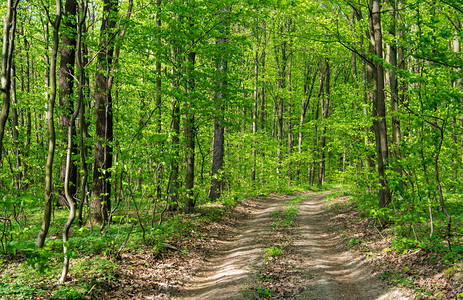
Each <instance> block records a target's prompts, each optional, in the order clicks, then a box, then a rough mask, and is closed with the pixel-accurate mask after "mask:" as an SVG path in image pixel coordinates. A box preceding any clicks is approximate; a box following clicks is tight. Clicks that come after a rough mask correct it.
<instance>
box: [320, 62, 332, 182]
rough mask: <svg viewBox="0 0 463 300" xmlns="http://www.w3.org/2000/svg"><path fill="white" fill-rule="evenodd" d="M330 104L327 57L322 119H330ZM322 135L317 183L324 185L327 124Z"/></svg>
mask: <svg viewBox="0 0 463 300" xmlns="http://www.w3.org/2000/svg"><path fill="white" fill-rule="evenodd" d="M329 106H330V64H329V59H328V58H327V59H325V94H324V95H323V94H322V120H326V119H328V113H329ZM321 132H322V134H321V136H320V147H319V149H320V150H319V151H320V162H319V164H320V166H319V168H318V179H317V185H322V184H323V183H324V181H325V156H326V153H325V150H326V149H325V147H326V126H325V125H323V126H322V128H321Z"/></svg>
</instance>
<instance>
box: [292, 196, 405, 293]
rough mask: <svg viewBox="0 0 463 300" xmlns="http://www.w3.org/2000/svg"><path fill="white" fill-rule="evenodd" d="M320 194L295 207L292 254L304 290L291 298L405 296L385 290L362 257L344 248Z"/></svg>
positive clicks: (396, 291)
mask: <svg viewBox="0 0 463 300" xmlns="http://www.w3.org/2000/svg"><path fill="white" fill-rule="evenodd" d="M324 203H325V200H324V195H316V196H312V197H309V198H308V200H306V201H304V202H303V203H302V204H301V205H300V206H299V214H298V223H299V227H297V228H296V241H295V242H294V246H295V253H294V255H296V256H298V258H300V260H299V261H301V262H302V265H301V266H300V270H301V272H300V274H299V275H300V277H301V278H305V279H306V280H304V281H303V284H304V285H305V289H304V291H303V292H302V293H301V294H299V295H297V296H295V297H294V299H337V300H342V299H346V300H347V299H349V300H350V299H357V300H363V299H365V300H371V299H408V298H407V297H405V296H403V295H402V293H401V292H400V291H399V290H397V289H392V290H390V289H388V287H386V286H385V285H384V283H383V282H381V281H380V280H379V279H378V278H377V277H376V276H373V274H371V272H370V271H369V268H368V266H367V265H366V264H365V263H364V261H363V259H362V258H361V257H359V256H358V255H357V254H355V253H354V252H351V251H349V250H348V249H346V243H345V242H344V240H343V238H342V237H341V236H340V235H339V233H338V232H336V231H334V230H330V219H329V218H327V216H326V213H325V211H324Z"/></svg>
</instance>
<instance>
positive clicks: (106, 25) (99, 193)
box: [90, 0, 118, 229]
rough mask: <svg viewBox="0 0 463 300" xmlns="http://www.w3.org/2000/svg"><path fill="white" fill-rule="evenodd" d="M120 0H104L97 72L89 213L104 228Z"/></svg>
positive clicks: (111, 136) (108, 187) (95, 222)
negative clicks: (113, 64)
mask: <svg viewBox="0 0 463 300" xmlns="http://www.w3.org/2000/svg"><path fill="white" fill-rule="evenodd" d="M117 11H118V3H117V0H115V1H114V0H104V4H103V18H102V23H101V29H100V30H101V32H100V45H99V48H100V51H99V53H98V56H97V59H98V64H97V72H96V74H95V115H96V117H95V136H96V143H95V161H94V166H93V185H92V186H93V189H92V193H91V199H92V200H91V202H90V213H91V218H92V222H93V223H94V224H98V225H101V226H102V227H101V229H102V228H103V226H104V224H105V221H106V219H107V218H108V210H109V209H110V206H111V200H110V199H111V184H110V181H109V179H110V178H111V171H110V169H111V166H112V141H113V107H112V94H111V89H110V86H109V78H110V71H111V67H112V63H113V58H114V57H113V55H114V36H115V33H114V29H115V28H116V19H117Z"/></svg>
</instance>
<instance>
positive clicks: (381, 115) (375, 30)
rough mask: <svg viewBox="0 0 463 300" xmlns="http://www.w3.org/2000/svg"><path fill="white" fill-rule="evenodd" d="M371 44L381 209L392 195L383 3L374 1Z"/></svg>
mask: <svg viewBox="0 0 463 300" xmlns="http://www.w3.org/2000/svg"><path fill="white" fill-rule="evenodd" d="M370 19H371V29H372V36H371V42H372V44H373V45H374V53H375V55H376V57H377V58H376V59H375V60H374V62H373V63H374V73H373V74H374V76H373V77H374V101H373V111H374V112H376V113H375V116H374V117H375V120H374V128H375V136H376V159H377V165H378V177H379V184H380V186H381V187H380V189H379V191H378V198H379V207H380V208H383V207H386V206H387V205H388V204H389V203H390V200H391V195H390V192H389V188H388V183H387V179H386V168H387V161H388V157H389V150H388V141H387V127H386V101H385V95H384V69H383V64H382V62H381V60H382V58H383V37H382V31H381V3H380V1H379V0H372V10H371V15H370Z"/></svg>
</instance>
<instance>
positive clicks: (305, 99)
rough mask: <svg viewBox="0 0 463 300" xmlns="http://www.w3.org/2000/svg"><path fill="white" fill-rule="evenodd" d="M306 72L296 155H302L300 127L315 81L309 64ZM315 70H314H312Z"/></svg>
mask: <svg viewBox="0 0 463 300" xmlns="http://www.w3.org/2000/svg"><path fill="white" fill-rule="evenodd" d="M306 64H307V66H306V70H305V72H304V87H303V97H302V103H301V104H302V107H301V115H300V117H299V136H298V142H297V146H298V147H297V148H298V154H299V155H302V139H303V130H302V127H303V126H304V122H305V118H306V116H307V113H308V112H309V108H310V98H311V97H312V91H313V87H314V86H315V80H316V79H317V74H316V72H312V68H311V67H310V62H309V61H307V62H306ZM314 69H315V68H314ZM311 75H312V83H311V82H310V76H311ZM301 165H302V164H300V163H299V164H298V168H297V176H298V177H299V174H300V172H301Z"/></svg>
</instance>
